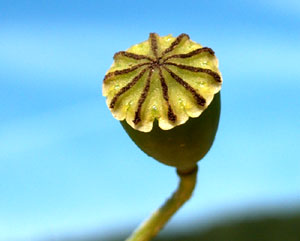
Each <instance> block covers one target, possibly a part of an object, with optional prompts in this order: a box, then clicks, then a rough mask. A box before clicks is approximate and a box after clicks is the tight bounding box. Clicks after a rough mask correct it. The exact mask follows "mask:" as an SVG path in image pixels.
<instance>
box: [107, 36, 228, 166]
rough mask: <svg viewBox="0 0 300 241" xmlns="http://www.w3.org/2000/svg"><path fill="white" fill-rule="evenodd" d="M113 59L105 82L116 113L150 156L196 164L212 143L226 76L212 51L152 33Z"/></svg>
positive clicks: (186, 40) (167, 161)
mask: <svg viewBox="0 0 300 241" xmlns="http://www.w3.org/2000/svg"><path fill="white" fill-rule="evenodd" d="M114 60H115V61H114V63H113V65H112V67H111V68H110V70H109V71H108V72H107V74H106V75H105V77H104V81H103V95H104V96H106V97H107V105H108V107H109V108H110V110H111V111H112V114H113V115H114V117H115V118H116V119H118V120H120V121H121V123H122V126H123V127H124V129H125V130H126V131H127V133H128V134H129V136H130V137H131V138H132V139H133V141H134V142H135V143H136V144H137V145H138V146H139V147H140V148H141V149H142V150H143V151H144V152H146V153H147V154H148V155H150V156H152V157H154V158H155V159H157V160H158V161H161V162H163V163H165V164H167V165H171V166H175V167H177V168H179V169H181V170H188V169H190V168H193V167H194V166H195V164H196V162H197V161H199V160H200V159H201V158H202V157H203V156H204V155H205V154H206V153H207V151H208V150H209V148H210V146H211V145H212V143H213V139H214V136H215V133H216V130H217V126H218V121H219V114H220V95H219V94H217V93H218V92H219V91H220V89H221V85H222V77H221V74H220V72H219V70H218V61H217V59H216V57H215V54H214V51H213V50H212V49H210V48H207V47H202V46H201V45H199V44H197V43H195V42H193V41H191V40H190V39H189V36H188V35H186V34H181V35H179V36H178V37H177V38H174V37H172V36H171V35H168V36H164V37H160V36H158V35H157V34H155V33H150V36H149V39H148V40H147V41H145V42H142V43H140V44H137V45H134V46H132V47H131V48H129V49H128V50H127V51H121V52H118V53H116V54H115V55H114ZM215 94H217V95H215ZM214 96H215V97H214ZM190 117H191V118H190Z"/></svg>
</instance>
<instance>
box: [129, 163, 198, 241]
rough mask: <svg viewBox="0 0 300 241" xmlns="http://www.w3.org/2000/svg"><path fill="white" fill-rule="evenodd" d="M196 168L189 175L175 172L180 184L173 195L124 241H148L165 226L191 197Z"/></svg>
mask: <svg viewBox="0 0 300 241" xmlns="http://www.w3.org/2000/svg"><path fill="white" fill-rule="evenodd" d="M197 171H198V168H197V166H196V167H195V169H193V171H192V172H189V173H181V172H180V171H178V170H177V174H178V176H179V178H180V183H179V185H178V188H177V190H176V191H175V192H174V193H173V195H172V196H171V197H170V198H169V199H168V200H167V201H166V202H165V203H164V205H163V206H162V207H160V208H159V209H158V210H157V211H155V212H154V213H153V214H152V216H151V217H150V218H149V219H148V220H146V221H145V222H144V223H142V224H141V226H140V227H138V228H137V230H136V231H135V232H134V233H133V234H132V235H131V236H130V237H129V238H128V239H126V241H149V240H151V239H152V238H153V237H155V236H156V235H157V233H158V232H159V231H160V230H161V229H162V228H163V227H164V226H165V224H166V223H167V222H168V221H169V219H170V218H171V217H172V216H173V214H174V213H176V211H177V210H178V209H179V208H180V207H181V206H182V205H183V204H184V203H185V202H186V201H187V200H189V199H190V197H191V196H192V193H193V190H194V188H195V185H196V180H197Z"/></svg>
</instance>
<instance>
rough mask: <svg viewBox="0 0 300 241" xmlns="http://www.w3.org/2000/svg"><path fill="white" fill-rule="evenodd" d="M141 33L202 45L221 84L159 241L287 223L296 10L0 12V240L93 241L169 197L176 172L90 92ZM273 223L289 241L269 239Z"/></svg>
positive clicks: (90, 6) (299, 75) (298, 75)
mask: <svg viewBox="0 0 300 241" xmlns="http://www.w3.org/2000/svg"><path fill="white" fill-rule="evenodd" d="M149 32H157V33H158V34H159V35H167V34H173V35H174V36H177V35H179V34H180V33H188V34H189V35H190V37H191V39H192V40H194V41H196V42H199V43H201V44H202V45H203V46H207V47H211V48H212V49H213V50H214V51H215V52H216V56H217V57H218V59H219V63H220V70H221V72H222V75H223V79H224V85H223V89H222V92H221V93H222V113H221V120H220V126H219V131H218V133H217V137H216V139H215V143H214V145H213V147H212V149H211V151H210V152H209V153H208V155H207V156H206V157H205V158H204V159H203V160H202V161H201V162H200V164H199V167H200V172H199V174H198V184H197V187H196V190H195V192H194V196H193V198H192V199H191V200H190V201H189V202H188V203H187V204H186V205H185V206H184V207H183V208H182V209H181V210H180V211H179V212H178V213H177V214H176V215H175V216H174V218H173V219H172V220H171V222H170V223H169V224H168V225H167V227H166V228H165V230H164V232H163V233H162V235H168V234H169V233H171V234H173V238H166V239H164V240H177V239H175V237H174V234H176V231H177V232H179V231H180V230H181V231H182V232H183V233H184V232H185V231H186V232H187V230H191V229H193V230H197V232H199V230H200V231H201V230H202V229H203V230H204V229H206V230H208V229H209V228H212V227H213V226H214V225H215V224H218V223H222V222H223V223H225V224H228V222H229V221H228V220H231V221H232V220H241V219H245V218H246V219H248V218H250V219H251V220H256V219H260V218H261V217H262V218H264V217H267V218H269V219H270V218H271V219H272V217H273V216H274V215H275V214H276V215H279V216H280V215H282V216H284V217H285V219H283V221H282V222H283V223H285V221H284V220H290V219H289V218H293V217H294V215H296V214H297V213H299V211H300V175H299V173H300V154H299V144H300V141H299V140H300V98H299V91H300V68H299V54H300V2H299V1H298V0H261V1H250V0H245V1H238V0H232V1H221V0H219V1H208V0H207V1H205V0H203V1H196V0H190V1H156V0H152V1H149V0H144V1H121V0H116V1H108V0H103V1H79V0H73V1H68V0H66V1H58V0H53V1H42V0H39V1H37V0H36V1H33V0H28V1H21V0H20V1H17V0H11V1H0V90H1V92H0V101H1V102H0V240H1V241H32V240H66V239H68V240H71V239H72V240H77V239H78V238H79V237H80V238H81V239H80V240H87V238H84V237H98V239H97V240H101V241H106V240H109V238H108V237H110V236H111V234H113V235H119V234H120V235H121V234H122V235H123V234H127V233H129V232H130V231H131V230H132V229H133V228H134V227H135V226H136V225H137V224H139V223H140V222H141V221H142V220H143V219H145V218H146V217H147V216H149V215H150V213H151V212H152V211H154V210H155V209H156V208H157V207H158V206H160V205H161V203H162V202H163V201H164V200H165V199H166V198H167V197H168V196H169V195H170V194H171V193H172V192H173V190H174V189H175V188H176V185H177V181H178V179H177V176H176V172H175V170H174V169H173V168H171V167H167V166H164V165H162V164H160V163H158V162H156V161H155V160H153V159H151V158H150V157H148V156H146V155H145V154H144V153H143V152H142V151H140V150H139V149H138V148H137V147H136V146H135V145H134V143H133V142H132V141H131V140H130V139H129V137H128V136H127V135H126V133H125V131H124V130H123V129H122V127H121V125H120V123H119V122H118V121H116V120H115V119H113V117H112V115H111V114H110V112H109V110H108V108H107V107H106V104H105V99H104V98H103V97H102V94H101V92H102V90H101V86H102V79H103V76H104V75H105V72H106V71H107V70H108V68H109V67H110V65H111V64H112V61H113V60H112V56H113V54H114V53H115V52H117V51H120V50H125V49H127V48H128V47H130V46H131V45H133V44H135V43H139V42H142V41H144V40H146V39H147V38H148V34H149ZM272 215H273V216H272ZM276 217H277V216H276ZM272 220H273V219H272ZM298 221H299V219H298ZM249 222H250V221H249ZM249 225H250V224H249ZM249 225H246V226H247V227H250V226H249ZM286 226H288V227H290V230H289V231H287V230H286V229H285V230H284V231H283V232H284V233H290V234H291V233H293V232H294V234H295V233H297V230H296V228H295V227H296V226H295V225H294V226H292V225H279V226H278V225H277V226H276V225H275V226H274V227H275V228H273V229H272V228H271V229H270V230H273V231H270V232H269V233H271V232H274V230H278V227H282V228H284V227H286ZM276 227H277V228H276ZM293 227H294V228H293ZM298 227H299V222H298ZM178 230H179V231H178ZM252 230H253V231H258V230H259V229H257V228H254V229H252ZM264 230H266V229H264ZM227 233H230V232H229V231H228V232H227ZM299 233H300V231H299ZM291 235H292V234H291ZM299 236H300V235H299ZM299 236H298V237H299ZM162 237H165V236H162ZM223 237H225V236H223ZM291 237H292V236H291ZM116 240H117V239H116ZM119 240H120V239H119ZM182 240H185V241H189V240H198V239H192V238H191V239H189V238H184V239H182ZM208 240H210V241H211V240H217V238H215V239H212V238H211V239H208ZM218 240H222V239H218ZM223 240H226V241H228V240H234V239H233V238H232V239H229V238H227V239H226V238H224V239H223ZM244 240H246V239H244ZM253 240H262V239H255V238H253V239H251V241H253ZM269 240H272V241H273V240H275V239H269ZM284 240H285V241H291V240H294V239H292V238H290V239H289V238H287V239H284ZM295 240H296V239H295ZM297 240H299V239H297Z"/></svg>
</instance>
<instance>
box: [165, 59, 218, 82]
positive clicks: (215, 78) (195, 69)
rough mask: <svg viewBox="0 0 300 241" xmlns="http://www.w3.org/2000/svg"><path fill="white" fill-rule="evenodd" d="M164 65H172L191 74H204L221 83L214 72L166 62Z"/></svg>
mask: <svg viewBox="0 0 300 241" xmlns="http://www.w3.org/2000/svg"><path fill="white" fill-rule="evenodd" d="M164 64H166V65H173V66H176V67H178V68H180V69H185V70H188V71H191V72H195V73H199V72H201V73H205V74H208V75H210V76H212V77H213V78H214V80H215V81H217V82H219V83H221V82H222V80H221V76H220V75H219V74H218V73H216V72H214V71H212V70H210V69H204V68H200V67H193V66H188V65H183V64H176V63H170V62H166V63H164Z"/></svg>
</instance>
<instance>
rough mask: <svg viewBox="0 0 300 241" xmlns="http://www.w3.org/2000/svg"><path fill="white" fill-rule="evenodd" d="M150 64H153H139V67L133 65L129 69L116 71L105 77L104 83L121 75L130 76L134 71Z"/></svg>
mask: <svg viewBox="0 0 300 241" xmlns="http://www.w3.org/2000/svg"><path fill="white" fill-rule="evenodd" d="M148 64H151V63H142V64H137V65H133V66H131V67H130V68H127V69H121V70H115V71H113V72H109V73H107V74H106V75H105V76H104V79H103V82H105V81H106V80H107V79H109V78H111V77H113V76H116V75H121V74H128V73H130V72H132V71H135V70H136V69H138V68H140V67H142V66H145V65H148Z"/></svg>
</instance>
